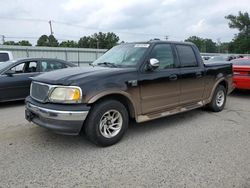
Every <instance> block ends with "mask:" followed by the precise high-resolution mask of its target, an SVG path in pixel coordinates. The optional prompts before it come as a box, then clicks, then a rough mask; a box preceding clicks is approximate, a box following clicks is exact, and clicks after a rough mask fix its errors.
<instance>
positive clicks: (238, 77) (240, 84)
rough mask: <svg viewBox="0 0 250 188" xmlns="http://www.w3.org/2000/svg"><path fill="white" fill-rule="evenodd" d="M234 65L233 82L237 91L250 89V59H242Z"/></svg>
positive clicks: (234, 62)
mask: <svg viewBox="0 0 250 188" xmlns="http://www.w3.org/2000/svg"><path fill="white" fill-rule="evenodd" d="M231 62H232V63H233V73H234V74H233V81H234V84H235V88H236V89H250V58H240V59H235V60H233V61H231Z"/></svg>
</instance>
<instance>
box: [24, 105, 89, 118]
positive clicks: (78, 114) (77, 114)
mask: <svg viewBox="0 0 250 188" xmlns="http://www.w3.org/2000/svg"><path fill="white" fill-rule="evenodd" d="M26 109H28V110H30V111H31V112H32V113H34V114H36V115H38V116H39V117H42V118H46V119H51V120H60V121H84V120H85V119H86V117H87V115H88V111H59V110H52V109H46V108H42V107H39V106H35V105H33V104H31V103H27V104H26Z"/></svg>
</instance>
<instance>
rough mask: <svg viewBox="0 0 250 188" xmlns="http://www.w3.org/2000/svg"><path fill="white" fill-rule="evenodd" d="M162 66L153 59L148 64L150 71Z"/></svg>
mask: <svg viewBox="0 0 250 188" xmlns="http://www.w3.org/2000/svg"><path fill="white" fill-rule="evenodd" d="M159 66H160V62H159V60H158V59H155V58H151V59H150V60H149V64H148V69H149V70H155V69H157V68H158V67H159Z"/></svg>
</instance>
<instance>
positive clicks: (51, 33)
mask: <svg viewBox="0 0 250 188" xmlns="http://www.w3.org/2000/svg"><path fill="white" fill-rule="evenodd" d="M49 27H50V35H53V34H54V32H53V29H52V21H51V20H50V21H49Z"/></svg>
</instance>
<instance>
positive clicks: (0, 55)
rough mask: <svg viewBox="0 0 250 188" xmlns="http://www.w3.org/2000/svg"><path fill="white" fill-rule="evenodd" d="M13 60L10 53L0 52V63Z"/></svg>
mask: <svg viewBox="0 0 250 188" xmlns="http://www.w3.org/2000/svg"><path fill="white" fill-rule="evenodd" d="M10 60H13V55H12V52H9V51H0V62H5V61H10Z"/></svg>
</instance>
